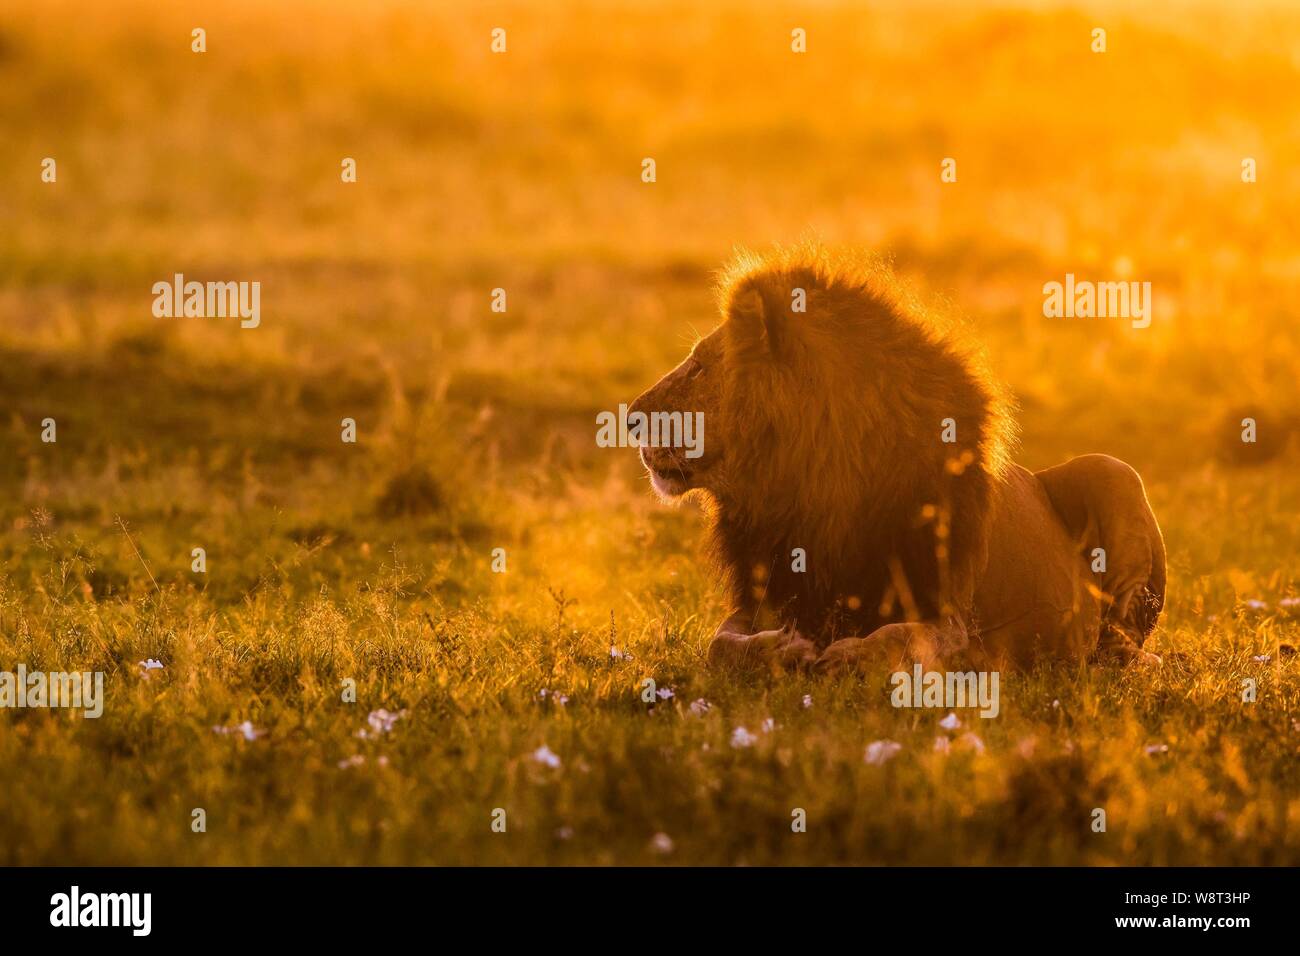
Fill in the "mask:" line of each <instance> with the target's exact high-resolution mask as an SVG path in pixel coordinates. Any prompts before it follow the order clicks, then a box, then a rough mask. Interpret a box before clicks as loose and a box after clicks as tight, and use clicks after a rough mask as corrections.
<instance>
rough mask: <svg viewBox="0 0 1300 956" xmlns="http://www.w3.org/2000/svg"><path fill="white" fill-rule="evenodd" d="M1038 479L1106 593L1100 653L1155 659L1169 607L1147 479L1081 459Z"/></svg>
mask: <svg viewBox="0 0 1300 956" xmlns="http://www.w3.org/2000/svg"><path fill="white" fill-rule="evenodd" d="M1035 477H1037V478H1038V480H1039V481H1040V482H1042V484H1043V487H1044V489H1045V490H1046V491H1047V496H1048V498H1049V499H1050V500H1051V502H1052V507H1053V508H1054V509H1055V510H1056V513H1057V514H1058V515H1059V516H1060V518H1061V521H1062V522H1063V523H1064V524H1065V527H1066V530H1067V531H1069V533H1070V536H1071V537H1072V538H1073V539H1074V540H1075V542H1076V543H1077V545H1078V547H1079V551H1080V554H1081V556H1082V557H1083V560H1084V561H1085V562H1086V564H1087V566H1088V567H1089V568H1090V569H1091V573H1092V578H1093V583H1094V584H1095V586H1096V587H1097V589H1098V590H1099V591H1100V592H1101V593H1102V595H1103V601H1104V603H1105V609H1104V612H1103V615H1102V623H1101V634H1100V640H1099V642H1098V646H1097V653H1098V655H1099V656H1110V657H1118V658H1120V659H1121V660H1130V659H1134V658H1146V657H1150V656H1151V655H1146V654H1143V652H1142V651H1141V647H1142V644H1143V642H1144V641H1145V640H1146V638H1147V635H1149V634H1150V633H1151V631H1152V630H1153V629H1154V628H1155V626H1156V621H1157V619H1158V618H1159V617H1160V611H1161V608H1162V607H1163V606H1164V600H1165V545H1164V538H1163V537H1162V536H1161V534H1160V526H1159V525H1158V524H1157V523H1156V517H1155V514H1154V513H1152V511H1151V505H1150V504H1149V503H1148V502H1147V495H1146V489H1145V488H1143V486H1142V479H1141V478H1140V477H1139V476H1138V473H1137V472H1136V471H1134V470H1133V469H1132V468H1131V467H1130V466H1128V465H1126V464H1125V463H1124V462H1122V461H1120V460H1119V459H1117V458H1112V457H1110V456H1109V455H1081V456H1080V457H1078V458H1072V459H1070V460H1069V461H1067V462H1065V463H1064V464H1061V465H1056V466H1054V467H1052V468H1047V469H1044V470H1043V471H1039V472H1036V473H1035ZM1102 569H1104V570H1102Z"/></svg>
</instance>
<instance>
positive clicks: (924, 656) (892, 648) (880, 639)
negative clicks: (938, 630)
mask: <svg viewBox="0 0 1300 956" xmlns="http://www.w3.org/2000/svg"><path fill="white" fill-rule="evenodd" d="M919 626H920V625H912V624H885V625H883V626H882V627H879V628H877V629H876V630H874V631H872V632H871V633H870V634H868V635H867V636H866V637H844V638H840V639H839V640H838V641H835V642H834V643H832V644H831V645H830V646H829V647H827V648H826V650H825V651H823V652H822V655H821V657H819V658H817V661H816V663H815V664H814V665H813V666H814V668H815V669H816V670H817V671H818V672H819V673H824V674H836V673H843V672H845V671H853V670H865V669H867V668H872V667H884V666H891V667H897V666H901V665H902V664H903V663H905V662H906V661H909V660H913V659H915V660H931V659H932V658H933V654H931V653H930V652H929V648H928V647H926V648H925V649H924V653H918V648H917V646H916V644H917V642H916V640H915V638H916V636H917V628H918V627H919Z"/></svg>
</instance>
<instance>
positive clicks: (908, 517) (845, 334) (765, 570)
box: [629, 247, 1165, 669]
mask: <svg viewBox="0 0 1300 956" xmlns="http://www.w3.org/2000/svg"><path fill="white" fill-rule="evenodd" d="M720 293H721V294H720V305H721V309H722V314H723V322H722V324H721V325H720V326H719V327H718V328H717V329H715V330H714V331H713V332H712V333H710V334H709V335H707V336H705V337H704V338H703V339H701V340H700V341H699V342H698V343H697V344H696V346H695V348H694V349H693V350H692V351H691V354H690V356H689V357H688V358H687V359H686V361H685V362H683V363H682V364H681V365H679V366H678V367H677V368H676V369H674V370H673V371H671V372H669V373H668V374H667V375H665V376H664V377H663V378H662V379H660V381H659V382H658V383H656V384H655V385H654V386H653V387H652V388H651V389H650V390H649V391H647V392H645V393H644V394H643V395H641V397H640V398H638V399H637V400H636V402H635V403H634V404H633V405H632V407H631V409H630V410H629V415H632V414H633V413H636V412H641V413H643V414H645V415H647V416H648V415H650V414H651V413H654V412H668V413H672V412H683V413H690V412H703V414H704V420H705V422H706V423H707V425H708V429H707V433H706V434H707V439H706V440H705V441H704V442H703V450H702V454H701V453H700V452H699V449H696V452H695V453H696V455H698V457H687V456H686V455H684V454H682V452H681V450H680V449H675V448H672V447H650V446H649V444H648V443H646V442H644V441H642V442H641V449H640V454H641V460H642V462H643V463H644V464H645V466H646V467H647V469H649V472H650V481H651V483H652V485H653V486H654V488H655V490H656V491H658V492H659V493H660V494H661V495H662V496H664V497H679V496H681V495H684V494H687V493H689V492H697V493H700V494H702V495H703V496H704V498H705V499H706V504H707V508H708V510H709V512H710V515H711V518H712V523H713V537H714V544H715V551H716V553H717V555H718V557H719V559H720V563H721V565H722V567H723V568H724V570H725V574H726V577H727V583H728V587H729V591H730V610H731V613H730V615H729V616H728V617H727V619H726V620H725V621H724V622H723V623H722V624H721V625H720V626H719V627H718V630H717V633H716V635H715V636H714V638H713V642H712V644H711V645H710V648H709V658H710V660H711V661H713V662H715V663H716V662H728V661H744V660H750V661H752V660H760V661H767V662H771V663H776V664H784V665H787V666H801V665H809V664H812V665H815V666H816V667H817V668H819V669H839V668H844V667H860V666H868V665H872V664H882V665H884V664H889V665H895V666H897V665H902V664H904V663H910V662H919V663H921V664H923V665H926V666H934V665H941V664H942V663H944V662H952V661H955V660H958V659H960V660H962V661H963V662H966V663H967V664H969V665H973V666H976V667H979V668H984V669H995V668H1003V667H1015V666H1023V665H1025V664H1028V663H1030V662H1031V661H1033V660H1035V659H1037V658H1041V657H1057V658H1067V659H1093V658H1098V657H1103V656H1105V657H1111V658H1117V659H1120V660H1131V659H1134V658H1139V657H1142V658H1151V659H1154V660H1159V659H1158V658H1154V655H1148V654H1145V653H1144V652H1143V651H1142V650H1141V645H1142V643H1143V641H1144V640H1145V639H1146V637H1147V635H1148V634H1149V633H1150V632H1151V630H1152V628H1153V627H1154V626H1155V623H1156V619H1157V617H1158V616H1159V614H1160V609H1161V606H1162V604H1163V602H1164V590H1165V551H1164V542H1163V540H1162V538H1161V535H1160V529H1159V527H1158V526H1157V524H1156V520H1155V516H1154V515H1153V514H1152V513H1151V508H1150V506H1149V505H1148V503H1147V498H1146V492H1145V490H1144V489H1143V487H1142V481H1141V479H1140V478H1139V477H1138V475H1137V473H1136V472H1135V471H1134V470H1133V469H1132V468H1130V467H1129V466H1128V465H1126V464H1124V463H1123V462H1121V461H1118V460H1116V459H1114V458H1111V457H1108V456H1106V455H1084V456H1082V457H1079V458H1074V459H1071V460H1070V461H1068V462H1066V463H1064V464H1061V465H1057V466H1055V467H1053V468H1048V469H1046V470H1044V471H1039V472H1030V471H1027V470H1026V469H1024V468H1021V467H1020V466H1018V465H1015V464H1012V463H1010V462H1009V461H1008V460H1007V458H1006V449H1007V445H1008V443H1009V440H1010V433H1011V429H1012V425H1011V422H1010V419H1009V417H1008V415H1007V413H1006V407H1005V402H1004V401H1003V399H1002V398H1001V396H1000V395H999V393H998V390H997V389H996V387H995V386H994V385H993V384H992V383H991V382H990V380H989V378H988V377H987V375H986V374H985V373H984V372H983V371H982V370H981V368H980V366H979V364H978V362H977V361H976V359H975V357H974V356H973V355H972V354H970V353H969V352H968V351H967V350H966V349H964V348H963V347H961V346H960V345H959V344H958V342H957V340H956V337H955V336H954V334H953V333H952V332H951V330H945V329H942V328H940V327H939V325H938V324H937V323H936V322H934V320H932V319H931V318H929V317H928V316H927V315H926V314H925V313H924V312H923V311H922V310H920V309H919V308H918V307H917V306H915V305H914V304H913V303H910V302H908V301H905V300H904V298H903V297H902V296H901V295H900V293H899V292H898V290H897V285H896V283H895V282H894V280H893V279H892V278H891V276H890V274H889V272H888V270H886V269H884V268H883V267H881V266H878V265H874V264H867V265H863V264H858V263H855V262H852V261H849V260H844V259H839V258H835V257H832V256H830V255H829V254H827V253H826V252H824V251H821V250H818V249H816V248H807V247H804V248H799V249H794V250H786V251H780V252H776V253H773V254H771V255H768V256H766V257H758V256H753V255H743V256H741V257H740V258H739V259H738V261H737V262H735V263H734V264H733V265H732V266H731V267H730V268H728V269H727V270H726V271H725V272H724V274H723V277H722V281H721V283H720ZM801 305H802V306H803V308H802V309H800V308H799V306H801Z"/></svg>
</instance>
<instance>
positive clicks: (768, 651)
mask: <svg viewBox="0 0 1300 956" xmlns="http://www.w3.org/2000/svg"><path fill="white" fill-rule="evenodd" d="M815 660H817V645H815V644H814V643H813V642H812V641H810V640H808V639H807V638H806V637H804V636H803V635H802V634H800V633H799V632H798V631H797V630H795V629H794V628H781V629H780V630H776V631H759V632H758V633H756V634H736V633H733V632H730V631H722V632H719V633H718V635H717V636H716V637H714V638H713V643H711V644H710V645H709V663H710V664H713V665H715V666H717V665H723V666H730V665H744V666H754V665H760V666H761V665H766V666H768V667H784V668H791V669H793V668H799V667H808V666H810V665H811V664H812V663H813V662H814V661H815Z"/></svg>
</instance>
